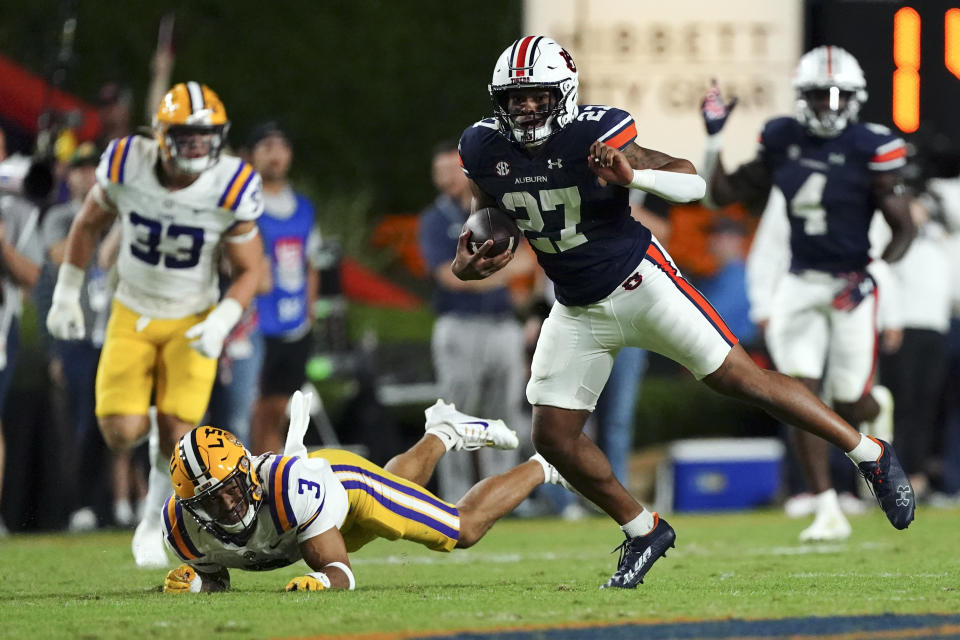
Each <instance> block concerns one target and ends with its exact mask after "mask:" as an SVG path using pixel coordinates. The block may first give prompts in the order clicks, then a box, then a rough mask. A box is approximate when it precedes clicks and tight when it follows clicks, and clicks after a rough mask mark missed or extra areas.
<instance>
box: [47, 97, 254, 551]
mask: <svg viewBox="0 0 960 640" xmlns="http://www.w3.org/2000/svg"><path fill="white" fill-rule="evenodd" d="M153 129H154V134H155V138H154V139H149V138H146V137H141V136H137V135H133V136H129V137H126V138H120V139H117V140H114V141H112V142H111V143H110V145H109V146H108V147H107V149H106V151H104V154H103V156H102V158H101V159H100V165H99V167H97V172H96V175H97V184H96V185H95V186H94V187H93V189H91V191H90V194H89V195H88V196H87V199H86V201H85V202H84V204H83V207H82V209H81V210H80V212H79V213H78V214H77V217H76V219H75V221H74V223H73V226H72V227H71V229H70V233H69V235H68V237H67V245H66V256H65V259H64V262H63V265H62V266H61V267H60V271H59V274H58V277H57V284H56V287H55V289H54V292H53V305H52V306H51V308H50V313H49V314H48V316H47V328H48V329H49V331H50V333H51V334H52V335H53V336H55V337H57V338H60V339H63V340H69V339H78V338H82V337H83V314H82V312H81V309H80V290H81V287H82V286H83V278H84V269H85V268H86V265H87V263H88V262H89V260H90V257H91V254H92V252H93V249H94V247H95V246H96V244H97V242H98V241H99V239H100V238H101V236H102V235H103V234H104V233H105V232H106V231H107V230H108V229H109V228H110V226H111V225H112V224H113V222H114V220H116V219H117V218H119V219H120V224H121V225H122V235H121V241H120V253H119V257H118V259H117V272H118V275H119V283H118V286H117V291H116V295H115V297H114V302H113V308H112V310H111V313H110V321H109V324H108V326H107V332H106V338H105V341H104V345H103V354H102V356H101V357H100V364H99V366H98V368H97V379H96V414H97V419H98V421H99V425H100V431H101V432H102V434H103V437H104V440H105V441H106V443H107V445H109V446H110V448H111V449H113V450H116V451H122V450H126V449H130V448H132V447H134V446H136V445H137V444H138V443H139V442H141V441H142V439H143V438H144V436H146V435H147V433H148V430H149V420H148V411H149V408H150V405H151V400H153V402H154V403H155V405H156V407H157V423H158V432H159V433H158V435H159V439H158V442H157V443H156V445H155V446H154V442H153V438H151V471H150V480H149V490H148V494H147V499H146V501H145V505H144V519H143V521H141V523H140V525H139V526H138V527H137V530H136V532H135V533H134V538H133V553H134V559H135V560H136V562H137V564H138V565H139V566H145V567H149V566H165V565H166V564H167V557H166V554H165V552H164V548H163V540H162V536H161V526H160V520H159V514H160V509H161V506H162V504H163V501H164V500H165V499H166V497H167V495H169V490H170V486H169V476H168V475H167V467H168V461H169V459H170V453H171V452H172V451H173V446H174V444H175V443H176V442H177V441H178V440H179V439H180V437H181V436H183V435H184V434H185V433H188V432H189V431H190V430H191V429H192V428H193V427H194V426H195V425H196V424H197V422H199V420H200V419H201V418H202V417H203V413H204V411H205V410H206V407H207V402H208V400H209V398H210V390H211V388H212V385H213V381H214V376H215V374H216V366H217V358H218V357H219V355H220V350H221V348H222V346H223V341H224V338H226V336H227V334H228V333H229V332H230V330H231V328H232V327H233V325H234V324H235V323H236V322H237V320H238V319H239V318H240V314H241V312H242V311H243V308H244V307H245V306H246V305H247V304H248V303H249V302H250V300H251V298H252V297H253V294H254V291H255V290H256V287H257V283H258V280H259V278H260V275H261V270H262V267H261V264H262V260H263V252H262V249H261V243H260V238H259V237H257V225H256V219H257V217H258V216H259V215H260V213H261V211H262V210H263V205H262V202H261V194H260V177H259V176H258V175H257V174H256V172H255V171H254V170H253V168H252V167H251V166H250V165H248V164H247V163H245V162H242V161H241V160H239V159H237V158H233V157H227V156H224V157H221V156H220V152H221V150H222V149H223V147H224V145H225V143H226V136H227V130H228V129H229V122H228V120H227V114H226V110H225V109H224V106H223V103H222V102H221V101H220V99H219V98H218V97H217V95H216V94H215V93H214V92H213V91H212V90H210V89H209V88H208V87H206V86H204V85H201V84H198V83H196V82H186V83H181V84H177V85H176V86H174V87H173V88H172V89H170V91H169V92H168V93H167V94H166V95H165V96H164V97H163V99H162V100H161V102H160V106H159V108H158V110H157V113H156V116H155V117H154V122H153ZM221 250H222V251H223V253H224V254H225V255H226V257H227V258H228V260H229V261H230V264H231V266H232V269H233V279H232V284H231V285H230V288H229V289H228V290H227V292H226V294H225V296H224V297H223V299H222V300H219V301H218V297H219V291H218V286H217V256H218V255H219V252H220V251H221Z"/></svg>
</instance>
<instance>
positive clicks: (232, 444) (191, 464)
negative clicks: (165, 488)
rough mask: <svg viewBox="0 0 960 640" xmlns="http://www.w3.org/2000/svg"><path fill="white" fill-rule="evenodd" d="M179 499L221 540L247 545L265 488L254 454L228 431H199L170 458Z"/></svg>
mask: <svg viewBox="0 0 960 640" xmlns="http://www.w3.org/2000/svg"><path fill="white" fill-rule="evenodd" d="M170 481H171V482H172V483H173V491H174V494H175V496H176V499H177V501H178V502H180V504H182V505H183V508H184V509H186V510H187V512H188V513H189V514H190V515H191V516H193V518H194V519H195V520H196V521H197V523H198V524H199V525H200V526H201V527H202V528H203V529H205V530H206V531H208V532H209V533H211V534H213V535H214V536H216V537H217V538H218V539H220V540H222V541H225V542H231V543H234V544H241V545H242V544H244V543H245V542H246V541H247V540H248V539H249V537H250V535H251V534H252V533H253V530H254V526H255V524H256V520H257V513H258V512H259V511H260V507H261V505H262V504H263V489H262V488H261V487H260V481H259V479H258V478H257V474H256V472H255V471H254V469H253V463H252V461H251V459H250V452H248V451H247V450H246V449H245V448H244V446H243V445H242V444H241V443H240V441H239V440H238V439H237V437H236V436H234V435H233V434H232V433H230V432H229V431H225V430H223V429H217V428H216V427H197V428H195V429H193V430H192V431H191V432H190V433H187V434H186V435H184V436H183V437H182V438H180V441H179V442H178V443H177V446H176V447H175V448H174V451H173V455H171V456H170Z"/></svg>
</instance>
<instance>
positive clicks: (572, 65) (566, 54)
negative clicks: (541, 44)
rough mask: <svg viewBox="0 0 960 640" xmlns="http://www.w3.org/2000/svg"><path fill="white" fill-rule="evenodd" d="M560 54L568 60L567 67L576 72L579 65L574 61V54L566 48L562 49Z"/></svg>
mask: <svg viewBox="0 0 960 640" xmlns="http://www.w3.org/2000/svg"><path fill="white" fill-rule="evenodd" d="M560 56H561V57H562V58H563V59H564V60H566V61H567V69H570V71H572V72H574V73H576V72H577V65H576V64H575V63H574V62H573V56H572V55H570V53H569V52H567V50H566V49H560Z"/></svg>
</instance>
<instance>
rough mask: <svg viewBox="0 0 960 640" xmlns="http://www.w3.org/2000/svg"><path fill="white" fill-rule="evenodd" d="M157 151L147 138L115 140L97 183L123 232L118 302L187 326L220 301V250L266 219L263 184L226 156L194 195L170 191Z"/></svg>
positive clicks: (200, 182)
mask: <svg viewBox="0 0 960 640" xmlns="http://www.w3.org/2000/svg"><path fill="white" fill-rule="evenodd" d="M158 151H159V150H158V146H157V143H156V141H154V140H152V139H149V138H145V137H143V136H129V137H126V138H119V139H117V140H114V141H113V142H111V143H110V145H109V146H108V147H107V149H106V151H104V153H103V156H102V157H101V158H100V165H99V166H98V167H97V182H98V183H99V185H100V187H101V188H102V189H103V191H104V192H105V193H106V194H107V197H108V198H110V200H111V201H112V202H113V203H114V204H115V205H116V206H117V209H118V210H119V215H120V220H121V222H122V225H123V234H122V239H121V244H120V255H119V257H118V260H117V272H118V274H119V278H120V281H119V284H118V286H117V292H116V298H117V300H119V301H120V302H122V303H123V304H124V305H126V306H128V307H130V308H131V309H133V310H134V311H136V312H137V313H139V314H141V315H144V316H147V317H155V318H182V317H184V316H187V315H190V314H193V313H199V312H202V311H204V310H206V309H208V308H209V307H210V306H212V305H213V304H214V303H215V302H216V301H217V300H218V299H219V297H220V292H219V290H218V277H217V251H216V249H217V246H218V245H219V244H220V240H221V238H222V237H223V234H224V233H226V232H227V231H228V230H229V229H230V228H231V227H232V226H233V225H235V224H236V223H237V222H240V221H244V220H256V219H257V217H259V216H260V214H261V212H262V211H263V197H262V194H261V180H260V176H259V175H258V174H257V172H256V171H254V170H253V167H251V166H250V165H249V164H247V163H246V162H243V161H242V160H240V159H239V158H235V157H231V156H221V157H220V160H219V161H218V162H217V164H215V165H214V166H213V167H211V168H210V169H208V170H206V171H204V172H203V173H201V174H200V176H199V177H198V178H197V180H196V181H195V182H194V183H193V184H191V185H190V186H189V187H186V188H184V189H178V190H175V191H170V190H169V189H167V188H165V187H164V186H163V185H161V184H160V181H159V179H158V178H157V156H158Z"/></svg>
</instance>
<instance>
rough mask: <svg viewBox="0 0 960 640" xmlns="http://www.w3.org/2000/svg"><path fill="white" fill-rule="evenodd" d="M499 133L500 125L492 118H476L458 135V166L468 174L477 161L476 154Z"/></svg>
mask: <svg viewBox="0 0 960 640" xmlns="http://www.w3.org/2000/svg"><path fill="white" fill-rule="evenodd" d="M499 135H500V127H499V126H497V121H496V120H495V119H494V118H484V119H483V120H478V121H477V122H475V123H473V124H472V125H471V126H469V127H467V128H466V129H465V130H464V132H463V134H461V136H460V145H459V149H460V167H461V168H462V169H463V172H464V173H466V174H467V176H469V175H470V170H471V169H475V168H476V166H477V162H478V161H479V159H478V157H477V156H478V155H479V154H480V153H482V149H483V146H484V144H485V143H487V142H489V141H490V140H491V139H492V138H493V137H494V136H499Z"/></svg>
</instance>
